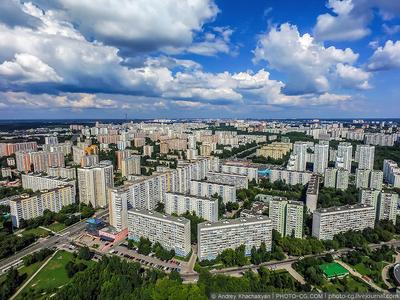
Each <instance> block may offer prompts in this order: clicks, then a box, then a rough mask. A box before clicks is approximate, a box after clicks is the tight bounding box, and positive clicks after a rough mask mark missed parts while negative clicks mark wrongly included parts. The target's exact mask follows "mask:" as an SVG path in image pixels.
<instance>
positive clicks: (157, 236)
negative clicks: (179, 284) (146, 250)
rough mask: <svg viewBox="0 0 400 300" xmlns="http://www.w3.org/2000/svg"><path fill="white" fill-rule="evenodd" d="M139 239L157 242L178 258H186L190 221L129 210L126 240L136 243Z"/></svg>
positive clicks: (149, 212) (189, 248)
mask: <svg viewBox="0 0 400 300" xmlns="http://www.w3.org/2000/svg"><path fill="white" fill-rule="evenodd" d="M141 237H144V238H148V239H149V240H150V241H151V242H152V243H156V242H159V243H160V244H161V246H163V247H164V248H165V249H167V250H174V251H175V253H176V255H178V256H182V257H186V256H187V255H188V254H189V253H190V251H191V243H190V221H189V220H188V219H185V218H182V217H173V216H169V215H164V214H160V213H157V212H154V211H149V210H140V209H135V208H134V209H131V210H129V211H128V238H129V239H131V240H134V241H136V242H137V241H139V240H140V238H141Z"/></svg>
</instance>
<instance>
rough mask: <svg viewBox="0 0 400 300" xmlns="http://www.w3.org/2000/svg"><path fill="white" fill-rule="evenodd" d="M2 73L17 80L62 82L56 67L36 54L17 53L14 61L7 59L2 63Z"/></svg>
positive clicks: (0, 67)
mask: <svg viewBox="0 0 400 300" xmlns="http://www.w3.org/2000/svg"><path fill="white" fill-rule="evenodd" d="M0 75H1V76H4V77H6V78H9V79H13V80H15V81H17V82H60V81H61V80H62V78H61V77H60V76H58V75H57V73H56V72H55V71H54V69H53V68H52V67H50V66H48V65H46V64H45V63H44V62H43V61H41V60H40V59H39V58H37V57H36V56H33V55H30V54H26V53H20V54H15V59H14V60H13V61H5V62H3V63H2V64H1V65H0Z"/></svg>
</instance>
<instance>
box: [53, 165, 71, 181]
mask: <svg viewBox="0 0 400 300" xmlns="http://www.w3.org/2000/svg"><path fill="white" fill-rule="evenodd" d="M47 173H48V174H49V175H50V176H54V177H61V178H68V179H76V169H75V168H72V167H54V168H53V167H51V168H49V169H48V171H47Z"/></svg>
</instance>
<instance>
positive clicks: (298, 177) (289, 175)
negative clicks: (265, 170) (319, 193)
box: [269, 168, 313, 185]
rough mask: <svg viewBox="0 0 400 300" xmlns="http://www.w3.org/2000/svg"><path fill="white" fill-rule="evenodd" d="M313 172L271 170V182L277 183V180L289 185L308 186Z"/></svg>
mask: <svg viewBox="0 0 400 300" xmlns="http://www.w3.org/2000/svg"><path fill="white" fill-rule="evenodd" d="M312 174H313V173H312V172H308V171H304V172H300V171H289V170H285V169H281V168H271V170H270V174H269V180H270V181H271V182H275V181H277V180H281V181H284V182H285V183H286V184H289V185H296V184H302V185H306V184H307V183H308V182H309V181H310V179H311V176H312Z"/></svg>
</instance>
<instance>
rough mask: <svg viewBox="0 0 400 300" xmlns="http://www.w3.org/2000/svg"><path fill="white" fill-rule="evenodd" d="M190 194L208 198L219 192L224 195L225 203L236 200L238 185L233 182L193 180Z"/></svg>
mask: <svg viewBox="0 0 400 300" xmlns="http://www.w3.org/2000/svg"><path fill="white" fill-rule="evenodd" d="M190 194H191V195H197V196H201V197H206V198H210V197H212V196H213V195H214V194H218V195H219V196H221V197H222V200H223V202H224V203H228V202H236V187H235V185H233V184H222V183H217V182H210V181H201V180H191V181H190Z"/></svg>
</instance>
